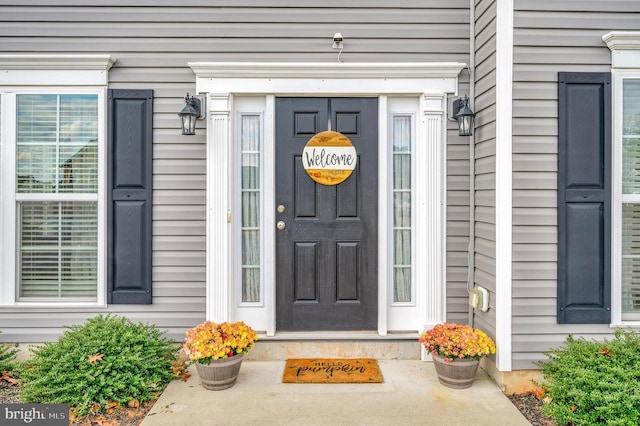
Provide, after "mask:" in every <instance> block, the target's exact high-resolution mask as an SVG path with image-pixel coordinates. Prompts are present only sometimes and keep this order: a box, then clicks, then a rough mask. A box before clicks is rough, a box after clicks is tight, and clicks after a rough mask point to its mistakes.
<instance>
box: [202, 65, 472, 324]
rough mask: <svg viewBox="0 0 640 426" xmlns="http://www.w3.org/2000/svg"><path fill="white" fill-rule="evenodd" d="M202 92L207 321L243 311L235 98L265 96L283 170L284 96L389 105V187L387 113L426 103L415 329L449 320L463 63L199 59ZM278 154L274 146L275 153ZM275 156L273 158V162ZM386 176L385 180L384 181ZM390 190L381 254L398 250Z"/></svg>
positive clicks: (382, 284) (269, 187) (268, 284)
mask: <svg viewBox="0 0 640 426" xmlns="http://www.w3.org/2000/svg"><path fill="white" fill-rule="evenodd" d="M189 66H190V67H191V69H192V70H193V72H194V73H195V74H196V92H197V93H205V94H207V105H206V110H207V142H206V143H207V210H206V211H207V227H206V232H207V236H206V245H207V256H206V258H207V266H206V279H207V283H206V289H207V291H206V297H207V300H206V317H207V319H208V320H211V321H217V322H221V321H232V320H235V319H237V318H235V315H236V311H237V309H236V298H235V290H234V288H235V287H232V286H233V285H235V282H234V278H233V277H234V274H233V270H232V268H234V265H233V263H234V262H232V254H231V250H230V248H231V247H232V246H233V244H232V241H230V238H231V237H232V235H233V234H232V230H233V228H232V223H231V222H232V220H233V217H234V215H233V213H234V212H233V211H232V210H233V205H234V194H233V188H232V187H231V186H230V185H231V183H232V181H231V178H230V176H231V173H233V166H232V165H230V164H232V163H230V161H229V159H230V158H231V157H232V149H233V146H234V145H233V144H234V139H235V138H234V131H233V121H234V106H233V99H234V96H263V97H264V98H265V111H264V120H265V121H264V134H265V147H266V152H265V155H266V158H265V164H273V160H274V159H273V154H272V153H271V154H269V149H268V147H269V146H271V147H273V144H274V141H273V137H274V136H273V134H274V127H273V123H274V107H273V105H274V104H275V102H274V100H275V97H276V96H323V97H328V96H354V97H355V96H377V97H379V99H380V100H381V102H380V105H381V106H380V117H379V126H380V127H379V138H380V139H379V140H380V150H381V154H382V155H380V164H379V173H380V182H381V186H383V185H382V184H383V183H384V182H385V181H386V179H387V177H388V168H389V167H388V166H387V158H388V155H387V152H386V149H387V144H386V141H387V120H388V117H387V110H386V99H387V97H389V96H394V97H400V96H414V97H417V98H419V105H420V106H419V115H418V116H417V120H416V121H417V123H416V142H417V143H416V154H415V155H416V161H417V164H418V165H419V167H417V168H416V169H417V170H416V173H420V174H421V176H420V178H419V179H418V181H420V182H424V186H421V187H417V188H416V198H415V201H416V206H415V213H416V217H418V218H421V220H417V221H416V224H415V235H416V258H417V259H421V261H419V262H416V263H415V265H416V271H415V272H416V277H415V282H416V287H417V288H416V308H417V315H416V318H415V319H414V320H413V321H412V323H411V324H407V327H406V328H405V330H419V329H426V328H430V327H431V326H433V325H435V324H437V323H440V322H442V321H444V319H445V314H446V309H445V307H446V300H445V289H446V276H445V266H446V265H445V258H446V256H445V250H446V245H445V241H446V232H445V230H446V198H445V190H446V167H445V164H446V163H445V160H446V158H445V157H446V150H445V144H446V137H445V135H446V112H447V111H446V110H447V94H449V93H454V94H455V93H457V88H458V75H459V73H460V71H461V70H462V69H463V68H465V67H466V64H463V63H354V64H349V63H244V62H243V63H224V62H194V63H189ZM271 151H272V152H273V150H271ZM269 155H271V158H269ZM274 176H275V171H274V170H273V167H265V176H264V180H265V188H264V190H263V191H264V192H263V193H264V198H265V203H266V204H265V205H266V207H265V209H264V223H265V224H267V226H265V233H264V234H265V236H264V238H265V245H266V247H275V226H274V227H269V226H268V224H269V223H275V213H274V209H275V206H272V205H271V204H274V202H275V201H274V200H275V198H274V197H275V191H274V186H273V182H274ZM383 179H384V180H383ZM386 203H387V198H386V193H384V198H383V199H381V200H380V202H379V206H380V207H379V209H380V211H379V226H380V230H379V236H380V241H379V256H381V257H382V256H385V255H387V254H388V253H389V252H388V246H389V243H388V238H387V237H386V236H387V234H388V232H387V225H388V214H387V211H386V208H385V207H386ZM274 252H275V249H272V250H265V258H264V259H263V262H264V267H265V275H264V276H265V277H266V278H265V282H264V286H265V289H264V290H265V291H264V299H265V300H264V306H263V308H262V309H263V311H262V314H260V315H262V316H263V320H262V321H260V320H257V321H258V322H260V323H261V324H260V326H258V327H255V328H257V329H259V330H263V331H265V332H266V333H267V335H274V334H275V332H276V329H275V314H276V312H275V285H274V283H275V253H274ZM379 264H380V271H379V283H378V286H379V289H378V297H379V309H378V334H379V335H386V334H387V330H388V328H389V327H388V312H389V301H388V299H389V297H388V291H387V283H388V280H389V271H388V270H387V269H388V268H387V266H386V264H387V262H379Z"/></svg>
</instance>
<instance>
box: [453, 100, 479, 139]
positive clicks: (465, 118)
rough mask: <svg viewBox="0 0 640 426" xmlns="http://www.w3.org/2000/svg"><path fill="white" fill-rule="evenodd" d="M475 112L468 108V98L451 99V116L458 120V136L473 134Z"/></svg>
mask: <svg viewBox="0 0 640 426" xmlns="http://www.w3.org/2000/svg"><path fill="white" fill-rule="evenodd" d="M475 116H476V114H475V113H474V112H473V111H471V108H469V98H468V97H467V96H465V97H464V98H460V99H456V100H455V101H453V118H454V119H456V120H457V121H458V134H459V135H460V136H471V135H472V134H473V120H474V118H475Z"/></svg>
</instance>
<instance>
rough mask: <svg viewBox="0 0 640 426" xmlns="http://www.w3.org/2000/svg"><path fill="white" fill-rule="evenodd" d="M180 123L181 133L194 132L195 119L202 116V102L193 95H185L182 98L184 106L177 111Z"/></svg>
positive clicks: (188, 133)
mask: <svg viewBox="0 0 640 426" xmlns="http://www.w3.org/2000/svg"><path fill="white" fill-rule="evenodd" d="M178 115H179V116H180V123H181V125H182V134H183V135H195V134H196V120H197V119H198V118H202V103H201V102H200V99H198V98H197V97H195V96H189V94H188V93H187V96H185V98H184V108H182V111H180V112H179V113H178Z"/></svg>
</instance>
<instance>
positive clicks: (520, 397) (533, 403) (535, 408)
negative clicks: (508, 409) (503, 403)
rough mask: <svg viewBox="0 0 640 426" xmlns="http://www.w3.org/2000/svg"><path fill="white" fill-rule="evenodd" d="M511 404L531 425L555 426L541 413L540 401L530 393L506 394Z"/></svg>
mask: <svg viewBox="0 0 640 426" xmlns="http://www.w3.org/2000/svg"><path fill="white" fill-rule="evenodd" d="M507 397H508V398H509V399H510V400H511V402H512V403H513V405H515V406H516V408H517V409H518V410H519V411H520V412H521V413H522V415H523V416H525V417H526V418H527V420H529V422H530V423H531V424H532V425H533V426H556V423H555V422H554V421H553V420H552V419H551V418H550V417H547V416H545V415H544V414H543V413H542V401H540V400H539V399H538V398H536V397H535V395H532V394H530V393H516V394H513V395H507Z"/></svg>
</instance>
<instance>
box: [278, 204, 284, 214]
mask: <svg viewBox="0 0 640 426" xmlns="http://www.w3.org/2000/svg"><path fill="white" fill-rule="evenodd" d="M276 210H277V211H278V213H284V210H285V208H284V206H283V205H282V204H280V205H278V207H277V208H276Z"/></svg>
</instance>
